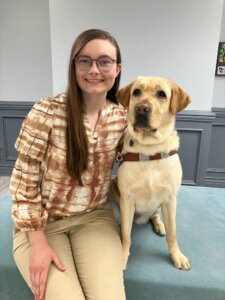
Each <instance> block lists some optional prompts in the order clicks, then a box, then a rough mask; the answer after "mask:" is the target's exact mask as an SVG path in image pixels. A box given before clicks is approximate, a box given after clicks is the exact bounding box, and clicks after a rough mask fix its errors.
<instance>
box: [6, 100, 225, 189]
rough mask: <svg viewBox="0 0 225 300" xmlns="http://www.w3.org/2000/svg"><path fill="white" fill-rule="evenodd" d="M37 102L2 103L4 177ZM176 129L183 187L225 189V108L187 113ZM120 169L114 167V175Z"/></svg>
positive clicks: (9, 171) (9, 172)
mask: <svg viewBox="0 0 225 300" xmlns="http://www.w3.org/2000/svg"><path fill="white" fill-rule="evenodd" d="M32 105H33V102H15V101H0V175H10V174H11V172H12V168H13V165H14V163H15V160H16V156H17V153H16V151H15V149H14V143H15V140H16V137H17V136H18V134H19V130H20V126H21V123H22V121H23V119H24V117H25V116H26V115H27V113H28V112H29V110H30V109H31V107H32ZM176 128H177V130H178V131H179V134H180V138H181V143H180V144H181V145H180V158H181V162H182V166H183V172H184V174H183V184H184V185H199V186H211V187H223V188H224V187H225V155H224V153H225V108H212V111H189V110H187V111H183V112H181V113H179V114H178V115H177V122H176ZM116 168H117V166H114V172H115V170H116Z"/></svg>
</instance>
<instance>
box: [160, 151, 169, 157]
mask: <svg viewBox="0 0 225 300" xmlns="http://www.w3.org/2000/svg"><path fill="white" fill-rule="evenodd" d="M167 157H169V154H168V153H166V152H161V158H167Z"/></svg>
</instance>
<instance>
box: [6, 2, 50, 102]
mask: <svg viewBox="0 0 225 300" xmlns="http://www.w3.org/2000/svg"><path fill="white" fill-rule="evenodd" d="M52 93H53V89H52V68H51V44H50V25H49V5H48V1H47V0H0V100H5V101H7V100H8V101H10V100H11V101H34V100H36V99H39V98H41V97H44V96H48V95H51V94H52Z"/></svg>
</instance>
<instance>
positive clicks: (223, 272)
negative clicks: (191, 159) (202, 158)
mask: <svg viewBox="0 0 225 300" xmlns="http://www.w3.org/2000/svg"><path fill="white" fill-rule="evenodd" d="M10 209H11V197H10V194H9V193H8V192H6V193H4V194H2V193H1V194H0V299H1V300H20V299H21V300H29V299H33V296H32V294H31V292H30V291H29V289H28V288H27V286H26V284H25V283H24V282H23V279H22V278H21V276H20V274H19V272H18V271H17V269H16V267H15V264H14V262H13V258H12V228H13V224H12V221H11V216H10ZM177 235H178V242H179V245H180V247H181V249H182V251H183V252H184V254H185V255H186V256H187V257H188V258H189V259H190V262H191V266H192V269H191V270H190V271H180V270H177V269H175V268H174V267H173V265H172V263H171V261H170V259H169V255H168V252H167V245H166V241H165V237H159V236H157V235H156V234H155V233H154V232H153V231H152V228H151V226H150V224H147V225H141V226H138V225H134V227H133V231H132V248H131V255H130V260H129V264H128V268H127V270H126V272H125V286H126V294H127V300H170V299H171V300H195V299H196V300H201V299H202V300H203V299H204V300H225V189H219V188H203V187H188V186H182V187H181V190H180V192H179V195H178V209H177ZM54 300H57V299H54ZM65 300H66V299H65ZM96 300H97V299H96ZM106 300H107V299H106ZM115 300H117V299H115Z"/></svg>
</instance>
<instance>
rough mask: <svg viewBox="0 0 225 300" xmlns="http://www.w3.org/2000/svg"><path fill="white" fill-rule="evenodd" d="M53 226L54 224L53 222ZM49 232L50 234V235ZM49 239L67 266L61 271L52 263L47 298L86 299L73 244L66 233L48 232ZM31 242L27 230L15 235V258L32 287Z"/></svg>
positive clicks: (59, 299) (46, 299)
mask: <svg viewBox="0 0 225 300" xmlns="http://www.w3.org/2000/svg"><path fill="white" fill-rule="evenodd" d="M57 223H58V222H57ZM51 226H52V224H51ZM48 234H49V235H48ZM46 237H47V240H48V242H49V244H50V245H51V246H52V248H53V249H54V250H55V252H56V254H57V255H58V256H59V258H60V259H61V261H62V263H63V264H64V266H65V267H66V271H65V272H60V271H59V270H58V269H57V268H56V267H55V265H54V264H51V266H50V269H49V273H48V279H47V283H46V290H45V298H44V299H45V300H53V299H54V300H74V299H76V300H85V298H84V295H83V292H82V289H81V286H80V282H79V279H78V277H77V273H76V270H75V266H74V260H73V255H72V252H71V245H70V241H69V239H68V236H67V234H66V233H56V234H53V233H52V231H51V230H50V233H49V232H48V231H47V233H46ZM29 255H30V243H29V240H28V237H27V234H26V233H25V232H20V231H16V233H15V235H14V259H15V262H16V264H17V267H18V268H19V270H20V272H21V274H22V276H23V278H24V279H25V281H26V282H27V284H28V285H29V287H30V288H31V283H30V278H29Z"/></svg>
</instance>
